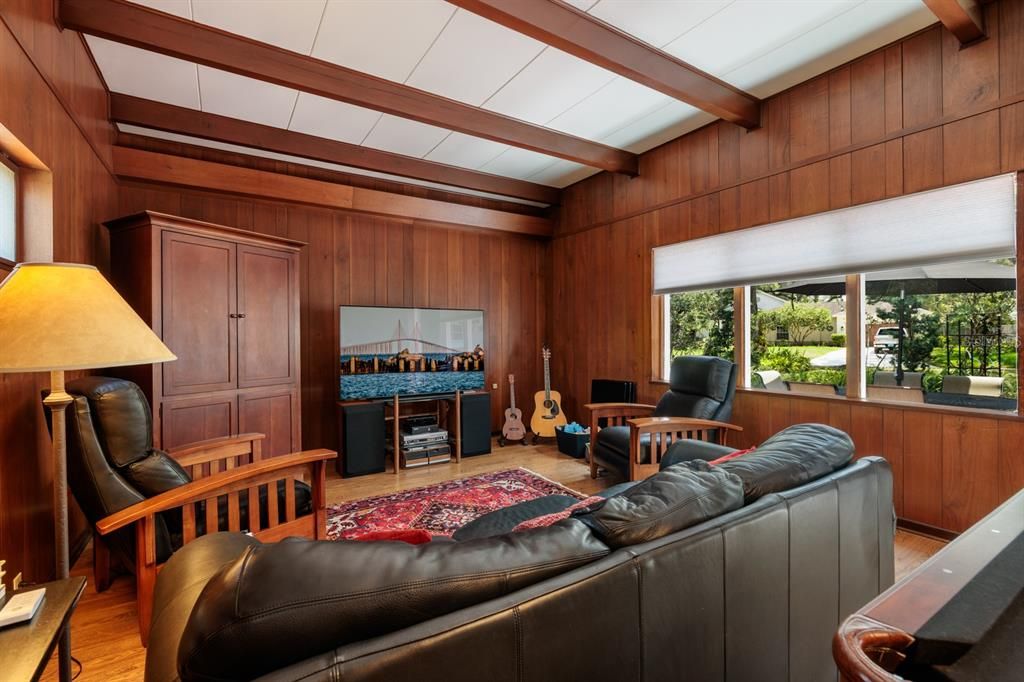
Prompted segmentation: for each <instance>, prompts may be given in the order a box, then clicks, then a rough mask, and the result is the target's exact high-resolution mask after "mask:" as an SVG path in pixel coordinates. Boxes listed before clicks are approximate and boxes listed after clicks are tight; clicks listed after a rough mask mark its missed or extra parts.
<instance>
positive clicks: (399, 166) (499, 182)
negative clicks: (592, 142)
mask: <svg viewBox="0 0 1024 682" xmlns="http://www.w3.org/2000/svg"><path fill="white" fill-rule="evenodd" d="M110 118H111V120H113V121H117V122H119V123H129V124H132V125H137V126H142V127H144V128H152V129H154V130H162V131H164V132H170V133H178V134H181V135H191V136H193V137H200V138H203V139H204V140H215V141H217V142H227V143H230V144H237V145H244V146H248V147H255V148H258V149H266V150H269V151H274V152H279V153H281V154H292V155H294V156H301V157H304V158H307V159H316V160H318V161H327V162H330V163H338V164H342V165H345V166H352V167H354V168H362V169H365V170H372V171H376V172H379V173H389V174H392V175H399V176H404V177H408V178H416V179H418V180H427V181H429V182H437V183H441V184H444V185H450V186H453V187H462V188H465V189H472V190H476V191H479V192H489V193H491V194H498V195H501V196H509V197H516V198H519V199H528V200H530V201H537V202H540V203H544V204H557V203H558V202H559V200H560V197H561V190H559V189H557V188H555V187H548V186H547V185H540V184H537V183H534V182H526V181H524V180H517V179H515V178H505V177H501V176H500V175H491V174H490V173H481V172H479V171H473V170H468V169H465V168H459V167H457V166H449V165H447V164H443V163H436V162H434V161H426V160H424V159H418V158H415V157H412V156H403V155H401V154H392V153H391V152H384V151H380V150H377V149H373V148H371V147H362V146H360V145H356V144H348V143H347V142H339V141H337V140H331V139H328V138H324V137H316V136H314V135H307V134H304V133H297V132H295V131H292V130H285V129H284V128H275V127H273V126H267V125H261V124H259V123H250V122H248V121H242V120H239V119H236V118H229V117H227V116H219V115H217V114H210V113H206V112H203V111H196V110H195V109H187V108H185V107H177V106H174V105H172V104H164V103H163V102H155V101H153V100H148V99H142V98H140V97H132V96H130V95H121V94H117V93H112V94H111V95H110Z"/></svg>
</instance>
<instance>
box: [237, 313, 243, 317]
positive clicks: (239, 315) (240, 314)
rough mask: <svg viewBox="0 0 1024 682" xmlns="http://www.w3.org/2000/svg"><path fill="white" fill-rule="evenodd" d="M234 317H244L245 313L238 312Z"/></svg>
mask: <svg viewBox="0 0 1024 682" xmlns="http://www.w3.org/2000/svg"><path fill="white" fill-rule="evenodd" d="M235 317H245V313H238V315H236V316H235Z"/></svg>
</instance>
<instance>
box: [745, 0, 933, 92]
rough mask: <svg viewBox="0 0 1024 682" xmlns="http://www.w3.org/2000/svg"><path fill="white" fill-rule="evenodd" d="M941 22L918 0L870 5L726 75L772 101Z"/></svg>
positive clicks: (874, 0) (877, 0)
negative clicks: (780, 92)
mask: <svg viewBox="0 0 1024 682" xmlns="http://www.w3.org/2000/svg"><path fill="white" fill-rule="evenodd" d="M934 23H935V15H934V14H932V13H931V12H930V11H929V10H928V8H927V7H925V6H924V5H923V4H922V3H921V2H919V1H918V0H868V2H864V3H862V4H861V5H858V6H857V7H855V8H854V9H852V10H850V11H849V12H845V13H843V15H842V16H840V17H837V18H835V19H833V20H832V21H829V22H827V23H825V24H823V25H822V26H819V27H818V28H816V29H814V30H813V31H808V32H807V33H804V34H802V35H801V36H799V37H798V38H795V39H794V40H792V41H790V42H788V43H786V44H784V45H782V46H780V47H778V48H776V49H775V50H772V51H771V52H769V53H768V54H765V55H763V56H762V57H760V58H758V59H756V60H754V61H752V62H750V63H748V64H745V65H743V66H741V67H739V68H737V69H735V70H734V71H732V72H730V73H729V74H727V75H726V78H727V80H728V81H729V82H730V83H732V84H733V85H735V86H736V87H739V88H743V89H745V90H747V91H749V92H750V93H752V94H754V95H756V96H758V97H766V96H768V95H771V94H774V93H776V92H779V91H781V90H785V89H786V88H788V87H791V86H793V85H796V84H797V83H800V82H802V81H805V80H807V79H809V78H813V77H815V76H817V75H819V74H822V73H824V72H825V71H828V70H829V69H832V68H835V67H837V66H839V65H841V64H843V63H845V62H847V61H850V60H851V59H855V58H856V57H858V56H860V55H863V54H866V53H868V52H871V51H872V50H875V49H877V48H879V47H882V46H883V45H887V44H888V43H890V42H892V41H894V40H897V39H899V38H901V37H902V36H905V35H909V34H910V33H913V32H915V31H918V30H920V29H922V28H924V27H926V26H930V25H931V24H934Z"/></svg>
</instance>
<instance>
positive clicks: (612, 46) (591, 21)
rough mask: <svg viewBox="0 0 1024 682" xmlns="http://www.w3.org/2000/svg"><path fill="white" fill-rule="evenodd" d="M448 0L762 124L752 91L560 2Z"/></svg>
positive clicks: (742, 121) (713, 109) (750, 124)
mask: <svg viewBox="0 0 1024 682" xmlns="http://www.w3.org/2000/svg"><path fill="white" fill-rule="evenodd" d="M448 2H450V3H451V4H453V5H456V6H458V7H461V8H462V9H465V10H468V11H470V12H473V13H474V14H478V15H480V16H481V17H484V18H485V19H489V20H491V21H493V22H495V23H498V24H501V25H502V26H505V27H506V28H510V29H512V30H513V31H518V32H519V33H522V34H523V35H527V36H530V37H531V38H534V39H535V40H539V41H541V42H543V43H547V44H548V45H551V46H552V47H555V48H557V49H559V50H562V51H563V52H567V53H569V54H571V55H573V56H575V57H579V58H580V59H583V60H585V61H588V62H590V63H592V64H596V65H597V66H600V67H602V68H605V69H608V70H609V71H611V72H613V73H617V74H619V75H620V76H623V77H625V78H628V79H629V80H631V81H635V82H637V83H642V84H643V85H646V86H647V87H649V88H652V89H654V90H657V91H659V92H662V93H665V94H666V95H668V96H669V97H674V98H675V99H678V100H680V101H682V102H686V103H687V104H690V105H693V106H695V107H697V108H698V109H702V110H704V111H706V112H708V113H711V114H714V115H715V116H718V117H719V118H723V119H725V120H726V121H730V122H732V123H736V124H737V125H740V126H742V127H744V128H748V129H750V128H757V127H758V126H760V125H761V102H760V100H758V99H757V98H756V97H754V96H753V95H750V94H748V93H746V92H744V91H742V90H740V89H739V88H736V87H733V86H732V85H729V84H728V83H726V82H724V81H722V80H719V79H718V78H715V77H714V76H712V75H710V74H708V73H705V72H704V71H701V70H700V69H698V68H696V67H695V66H692V65H690V64H687V63H686V62H684V61H682V60H681V59H678V58H676V57H674V56H672V55H670V54H668V53H667V52H663V51H661V50H659V49H658V48H656V47H654V46H652V45H648V44H647V43H644V42H641V41H640V40H637V39H636V38H634V37H633V36H631V35H629V34H627V33H624V32H623V31H620V30H619V29H617V28H615V27H614V26H611V25H610V24H607V23H605V22H603V21H601V20H600V19H597V18H596V17H593V16H591V15H589V14H587V13H586V12H583V11H581V10H579V9H577V8H575V7H573V6H571V5H568V4H566V3H564V2H560V1H559V0H527V1H524V0H448Z"/></svg>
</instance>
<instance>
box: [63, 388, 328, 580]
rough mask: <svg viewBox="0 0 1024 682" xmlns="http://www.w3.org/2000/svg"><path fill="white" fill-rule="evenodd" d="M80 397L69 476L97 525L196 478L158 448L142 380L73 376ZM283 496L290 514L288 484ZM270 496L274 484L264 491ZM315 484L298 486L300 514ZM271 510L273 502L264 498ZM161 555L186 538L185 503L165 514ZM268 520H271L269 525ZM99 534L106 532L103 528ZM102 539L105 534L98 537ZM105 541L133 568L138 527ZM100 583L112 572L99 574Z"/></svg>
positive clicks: (201, 518)
mask: <svg viewBox="0 0 1024 682" xmlns="http://www.w3.org/2000/svg"><path fill="white" fill-rule="evenodd" d="M67 392H68V393H69V394H71V396H72V397H73V398H74V402H73V403H72V404H71V406H70V407H69V408H68V413H67V416H68V481H69V484H70V486H71V492H72V494H74V496H75V500H76V501H77V502H78V505H79V507H81V509H82V511H83V512H84V513H85V516H86V518H87V519H88V520H89V523H90V524H92V525H95V524H96V523H98V522H99V521H100V520H102V519H104V518H106V517H108V516H110V515H111V514H113V513H114V512H119V511H121V510H123V509H127V508H128V507H130V506H132V505H133V504H136V503H138V502H142V501H143V500H145V499H147V498H150V497H153V496H155V495H159V494H160V493H163V492H167V491H168V490H172V489H174V488H177V487H178V486H181V485H184V484H186V483H189V482H191V481H192V477H191V476H190V475H189V473H188V472H187V471H185V469H183V468H182V467H181V466H180V465H179V464H178V462H177V461H176V460H175V459H174V458H173V457H171V456H170V455H168V454H167V453H166V452H163V451H162V450H157V449H155V448H154V447H153V418H152V414H151V413H150V408H149V401H147V400H146V396H145V394H143V392H142V389H140V388H139V387H138V386H137V385H136V384H134V383H132V382H130V381H126V380H124V379H112V378H109V377H99V376H90V377H84V378H81V379H75V380H74V381H71V382H68V386H67ZM279 492H280V494H279V496H278V499H279V501H280V503H281V504H280V509H281V510H282V513H283V508H284V505H283V501H284V491H283V489H282V490H281V491H279ZM260 493H261V497H265V496H266V488H264V489H262V490H261V491H260ZM311 500H312V495H311V493H310V488H309V486H308V485H305V484H302V483H300V484H299V485H298V486H297V487H296V513H297V514H298V515H302V514H307V513H309V510H310V506H311ZM247 502H248V500H247V498H246V497H245V496H242V497H241V499H240V507H241V509H240V512H241V517H242V519H241V525H242V526H243V527H248V504H247ZM260 508H261V511H263V513H264V514H265V505H262V504H261V505H260ZM197 512H198V513H197V514H196V526H197V531H196V532H197V534H198V535H204V534H205V533H206V515H205V508H202V507H200V508H199V509H197ZM227 515H228V511H227V503H226V500H221V503H220V504H218V526H219V529H222V530H226V529H227ZM157 518H158V520H157V524H156V529H155V530H156V541H157V561H158V562H160V563H162V562H164V561H166V560H167V558H168V557H170V555H171V553H172V552H173V551H174V550H175V549H177V548H179V547H180V546H181V544H182V542H181V541H182V538H181V530H182V520H181V513H180V510H179V511H178V512H177V513H175V512H173V511H172V512H165V513H161V514H159V515H158V517H157ZM266 525H267V524H266V520H265V519H264V521H263V527H266ZM96 537H97V538H98V537H99V536H98V534H97V535H96ZM97 541H98V540H97ZM103 541H104V542H105V543H106V545H107V548H108V549H109V550H111V551H112V552H113V554H114V556H116V557H117V558H118V559H119V560H120V561H121V563H122V564H123V565H124V566H125V567H128V568H130V567H132V566H133V564H134V556H135V549H134V548H135V538H134V536H133V534H132V532H131V529H130V528H126V529H123V530H120V531H115V532H114V533H112V534H110V535H109V536H107V537H105V538H104V539H103ZM96 582H97V588H98V589H101V590H102V589H105V588H106V586H107V584H108V579H107V578H106V577H105V576H102V575H97V576H96Z"/></svg>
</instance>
